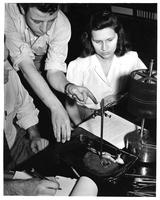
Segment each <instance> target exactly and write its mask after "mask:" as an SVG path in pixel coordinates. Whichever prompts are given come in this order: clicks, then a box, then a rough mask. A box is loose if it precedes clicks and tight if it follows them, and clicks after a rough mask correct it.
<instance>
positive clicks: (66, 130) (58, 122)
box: [51, 105, 71, 143]
mask: <svg viewBox="0 0 160 200" xmlns="http://www.w3.org/2000/svg"><path fill="white" fill-rule="evenodd" d="M51 119H52V126H53V131H54V135H55V138H56V139H57V142H60V141H61V142H63V143H64V142H66V141H69V140H70V137H71V125H70V119H69V117H68V114H67V112H66V110H65V109H64V108H63V106H62V105H60V106H59V107H56V109H54V110H51Z"/></svg>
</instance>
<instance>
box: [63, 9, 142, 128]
mask: <svg viewBox="0 0 160 200" xmlns="http://www.w3.org/2000/svg"><path fill="white" fill-rule="evenodd" d="M82 44H83V47H84V48H83V51H82V53H81V55H80V57H78V58H77V59H75V60H73V61H71V62H70V63H69V65H68V70H67V79H68V81H70V82H72V83H74V84H77V85H83V86H84V87H87V88H88V89H89V90H90V91H91V92H92V93H93V94H94V96H95V97H96V99H97V101H98V104H97V105H95V104H93V103H92V102H91V101H90V100H89V99H88V100H87V102H86V104H83V105H82V104H81V105H80V104H76V103H75V102H74V103H73V102H72V104H71V103H70V101H68V102H67V103H66V108H67V110H68V113H69V115H70V117H71V119H72V120H73V122H74V123H75V124H78V123H80V122H81V121H83V120H84V119H85V118H86V117H87V116H88V115H89V114H91V113H92V112H93V110H94V109H99V108H100V102H101V100H102V98H104V100H105V101H104V102H105V104H107V103H108V102H112V101H114V100H115V98H116V97H117V94H119V93H123V92H124V91H125V89H126V88H125V86H126V84H127V77H128V75H129V74H130V73H131V72H132V71H134V70H136V69H144V68H146V66H145V65H144V63H143V62H142V61H141V60H140V59H139V57H138V54H137V52H135V51H131V47H130V44H129V42H128V41H127V39H126V35H125V32H124V29H123V27H122V25H121V24H120V22H119V20H118V19H117V17H116V16H115V15H114V14H113V13H111V12H108V11H103V12H102V11H101V12H97V13H94V14H92V16H91V18H90V21H89V23H88V26H87V30H86V31H85V32H84V33H83V35H82Z"/></svg>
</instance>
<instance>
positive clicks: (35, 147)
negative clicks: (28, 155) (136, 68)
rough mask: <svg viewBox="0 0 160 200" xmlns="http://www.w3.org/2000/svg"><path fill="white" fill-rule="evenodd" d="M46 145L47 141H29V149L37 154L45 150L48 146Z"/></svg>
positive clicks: (34, 139)
mask: <svg viewBox="0 0 160 200" xmlns="http://www.w3.org/2000/svg"><path fill="white" fill-rule="evenodd" d="M48 144H49V141H48V140H46V139H44V138H40V137H37V138H36V137H35V138H33V139H32V140H31V149H32V151H33V152H34V153H38V152H39V151H42V150H43V149H45V148H46V147H47V146H48Z"/></svg>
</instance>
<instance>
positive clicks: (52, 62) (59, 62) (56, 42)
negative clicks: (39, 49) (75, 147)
mask: <svg viewBox="0 0 160 200" xmlns="http://www.w3.org/2000/svg"><path fill="white" fill-rule="evenodd" d="M70 38H71V26H70V22H69V20H68V19H67V18H66V17H65V15H64V14H63V13H62V12H60V13H59V15H58V18H57V21H56V24H55V27H54V30H53V31H52V32H51V33H50V42H49V49H48V54H47V59H46V64H45V70H52V71H59V70H60V71H63V72H66V63H65V60H66V58H67V54H68V42H69V40H70Z"/></svg>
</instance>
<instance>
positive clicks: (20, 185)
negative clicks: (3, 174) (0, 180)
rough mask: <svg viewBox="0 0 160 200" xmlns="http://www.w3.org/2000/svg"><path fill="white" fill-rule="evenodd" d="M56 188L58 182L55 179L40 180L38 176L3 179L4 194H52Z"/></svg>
mask: <svg viewBox="0 0 160 200" xmlns="http://www.w3.org/2000/svg"><path fill="white" fill-rule="evenodd" d="M58 188H59V183H58V182H57V181H56V180H55V181H54V180H51V181H49V180H40V179H39V178H32V179H27V180H7V181H6V180H5V181H4V195H23V196H38V195H50V196H54V195H55V194H56V191H57V190H58Z"/></svg>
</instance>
